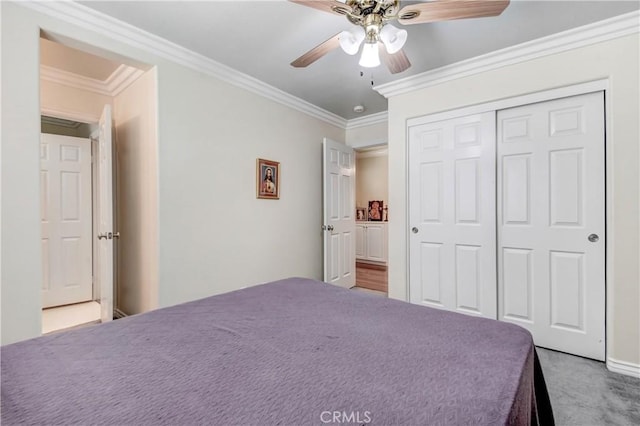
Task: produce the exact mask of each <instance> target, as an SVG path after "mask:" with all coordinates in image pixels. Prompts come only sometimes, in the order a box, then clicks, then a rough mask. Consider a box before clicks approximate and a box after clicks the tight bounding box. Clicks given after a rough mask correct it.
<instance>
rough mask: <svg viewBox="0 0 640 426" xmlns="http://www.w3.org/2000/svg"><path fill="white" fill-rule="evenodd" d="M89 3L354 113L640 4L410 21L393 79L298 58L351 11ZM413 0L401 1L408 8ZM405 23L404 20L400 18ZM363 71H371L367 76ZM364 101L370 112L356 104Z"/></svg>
mask: <svg viewBox="0 0 640 426" xmlns="http://www.w3.org/2000/svg"><path fill="white" fill-rule="evenodd" d="M81 3H82V4H84V5H85V6H88V7H90V8H93V9H95V10H98V11H100V12H103V13H105V14H107V15H110V16H112V17H115V18H117V19H120V20H122V21H124V22H127V23H129V24H132V25H135V26H136V27H139V28H142V29H144V30H146V31H148V32H150V33H153V34H156V35H158V36H160V37H163V38H165V39H167V40H169V41H172V42H174V43H176V44H179V45H181V46H183V47H186V48H188V49H190V50H192V51H195V52H198V53H200V54H202V55H205V56H207V57H209V58H211V59H213V60H216V61H218V62H220V63H223V64H225V65H228V66H230V67H232V68H234V69H236V70H238V71H240V72H242V73H244V74H247V75H250V76H252V77H255V78H258V79H259V80H262V81H263V82H265V83H268V84H270V85H272V86H275V87H277V88H279V89H281V90H284V91H285V92H288V93H290V94H292V95H294V96H297V97H299V98H301V99H304V100H306V101H308V102H310V103H312V104H314V105H317V106H319V107H321V108H324V109H325V110H327V111H330V112H333V113H335V114H337V115H339V116H341V117H343V118H345V119H353V118H357V117H359V116H363V115H369V114H374V113H377V112H381V111H385V110H386V109H387V101H386V99H385V98H384V97H383V96H381V95H380V94H378V93H377V92H376V91H374V90H373V89H372V81H373V84H375V85H379V84H383V83H387V82H390V81H394V80H397V79H401V78H405V77H408V76H411V75H415V74H418V73H421V72H424V71H428V70H431V69H434V68H438V67H442V66H444V65H448V64H451V63H454V62H458V61H461V60H464V59H467V58H471V57H475V56H478V55H482V54H485V53H488V52H491V51H494V50H498V49H501V48H505V47H509V46H513V45H516V44H519V43H523V42H526V41H529V40H533V39H536V38H540V37H543V36H546V35H550V34H554V33H557V32H561V31H564V30H567V29H571V28H574V27H578V26H582V25H586V24H589V23H592V22H596V21H600V20H603V19H606V18H610V17H613V16H616V15H620V14H623V13H627V12H630V11H633V10H637V9H638V8H639V6H640V3H639V2H638V1H613V0H605V1H559V0H553V1H542V0H535V1H533V0H531V1H526V0H515V1H513V0H512V2H511V4H510V5H509V7H507V9H506V10H505V11H504V13H503V14H502V15H500V16H499V17H492V18H476V19H467V20H458V21H450V22H438V23H432V24H418V25H408V26H406V27H404V28H406V29H407V31H408V33H409V37H408V41H407V44H406V45H405V52H406V54H407V56H408V58H409V60H410V61H411V63H412V66H411V68H409V69H408V70H407V71H404V72H402V73H399V74H396V75H391V74H390V73H389V71H388V70H387V69H386V68H384V66H380V67H378V68H375V69H366V68H361V67H359V66H358V59H359V58H358V55H356V56H349V55H347V54H346V53H344V52H342V50H340V49H337V50H334V51H333V52H331V53H329V54H328V55H326V56H325V57H323V58H321V59H320V60H318V61H317V62H315V63H314V64H312V65H310V66H309V67H307V68H302V69H300V68H293V67H291V66H290V65H289V64H290V62H291V61H293V60H294V59H296V58H297V57H298V56H300V55H302V54H303V53H305V52H306V51H307V50H309V49H311V48H312V47H314V46H316V45H317V44H319V43H321V42H323V41H324V40H326V39H328V38H330V37H332V36H333V35H335V34H336V33H338V32H340V31H342V30H345V29H349V28H350V27H351V26H352V24H351V23H349V21H347V19H346V18H345V17H342V16H337V15H333V14H329V13H326V12H322V11H319V10H316V9H312V8H309V7H304V6H301V5H298V4H294V3H291V2H287V1H284V0H277V1H276V0H273V1H238V0H236V1H83V2H81ZM408 3H410V2H401V6H402V5H405V4H408ZM397 26H400V25H399V24H398V25H397ZM361 72H362V73H363V74H362V75H361ZM358 104H362V105H364V106H365V107H366V110H365V111H364V113H362V114H356V113H354V112H353V106H355V105H358Z"/></svg>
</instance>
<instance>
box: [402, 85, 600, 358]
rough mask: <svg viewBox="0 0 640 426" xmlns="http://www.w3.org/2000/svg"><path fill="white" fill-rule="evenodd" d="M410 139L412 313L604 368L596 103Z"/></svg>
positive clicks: (587, 100) (436, 127) (468, 119)
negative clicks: (511, 333)
mask: <svg viewBox="0 0 640 426" xmlns="http://www.w3.org/2000/svg"><path fill="white" fill-rule="evenodd" d="M407 130H408V132H407V133H408V143H409V146H408V149H409V155H408V161H409V206H408V207H409V227H410V229H409V235H410V237H409V265H410V266H409V291H410V301H411V302H412V303H417V304H423V305H427V306H431V307H436V308H439V309H446V310H451V311H458V312H462V313H465V314H469V315H476V316H483V317H487V318H492V319H498V320H500V321H506V322H512V323H515V324H518V325H520V326H522V327H524V328H526V329H527V330H529V331H530V332H531V333H532V334H533V337H534V341H535V343H536V344H537V345H540V346H543V347H548V348H551V349H557V350H561V351H564V352H569V353H573V354H576V355H582V356H586V357H589V358H594V359H598V360H604V348H605V340H604V337H605V336H604V330H605V193H604V189H605V174H604V171H605V170H604V165H605V162H604V152H605V129H604V92H594V93H588V94H584V95H577V96H570V97H566V98H561V99H554V100H549V101H544V102H538V103H533V104H528V105H522V106H515V107H511V108H507V109H502V110H495V109H494V110H488V111H483V112H480V113H476V114H472V115H461V116H455V113H452V114H450V116H449V117H448V118H446V119H444V120H430V118H429V117H423V118H421V119H414V120H411V121H410V122H409V123H408V129H407Z"/></svg>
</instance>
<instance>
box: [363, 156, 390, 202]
mask: <svg viewBox="0 0 640 426" xmlns="http://www.w3.org/2000/svg"><path fill="white" fill-rule="evenodd" d="M388 172H389V168H388V157H387V154H386V152H385V153H384V154H379V153H375V154H373V153H371V152H365V153H357V154H356V206H358V207H369V201H372V200H382V201H384V206H385V207H386V206H387V205H388V203H389V173H388Z"/></svg>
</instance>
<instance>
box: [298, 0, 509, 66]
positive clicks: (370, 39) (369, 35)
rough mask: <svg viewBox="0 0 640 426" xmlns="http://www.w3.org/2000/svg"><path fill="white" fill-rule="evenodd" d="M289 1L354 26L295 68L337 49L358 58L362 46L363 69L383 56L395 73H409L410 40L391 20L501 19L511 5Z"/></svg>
mask: <svg viewBox="0 0 640 426" xmlns="http://www.w3.org/2000/svg"><path fill="white" fill-rule="evenodd" d="M289 1H291V2H293V3H297V4H300V5H303V6H308V7H312V8H314V9H319V10H322V11H325V12H329V13H332V14H335V15H344V16H346V17H347V19H348V20H349V21H350V22H351V23H352V24H354V25H355V27H354V28H353V29H352V30H351V31H342V32H340V33H338V34H336V35H335V36H333V37H331V38H330V39H328V40H326V41H324V42H322V43H320V44H319V45H318V46H316V47H314V48H313V49H311V50H310V51H308V52H307V53H305V54H304V55H302V56H300V57H299V58H298V59H296V60H295V61H293V62H292V63H291V65H292V66H294V67H296V68H304V67H306V66H309V65H310V64H312V63H314V62H315V61H317V60H318V59H320V58H321V57H323V56H324V55H326V54H327V53H329V52H330V51H332V50H333V49H336V48H337V47H341V48H342V50H344V51H345V53H347V54H349V55H355V54H356V53H358V51H359V50H360V45H361V44H364V46H363V48H362V56H361V57H360V62H359V64H360V66H362V67H367V68H373V67H377V66H378V65H380V57H382V60H383V61H384V62H385V64H386V65H387V67H388V68H389V71H391V73H392V74H397V73H399V72H402V71H404V70H406V69H407V68H409V67H410V66H411V63H410V62H409V59H408V58H407V55H405V53H404V51H403V50H402V47H403V46H404V43H405V42H406V41H407V31H406V30H401V29H398V28H396V27H394V26H393V25H391V24H389V21H393V20H397V21H398V22H399V23H400V24H402V25H412V24H423V23H427V22H437V21H449V20H453V19H465V18H479V17H485V16H498V15H500V14H501V13H502V11H503V10H504V9H505V8H506V7H507V6H508V5H509V0H432V1H427V2H423V3H416V4H410V5H408V6H405V7H403V8H402V9H400V1H398V0H344V1H343V2H340V1H336V0H289ZM363 42H364V43H363Z"/></svg>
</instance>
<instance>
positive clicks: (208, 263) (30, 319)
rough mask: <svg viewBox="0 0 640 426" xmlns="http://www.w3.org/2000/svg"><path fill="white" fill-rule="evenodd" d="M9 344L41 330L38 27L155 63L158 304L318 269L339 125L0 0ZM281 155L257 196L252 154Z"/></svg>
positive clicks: (316, 273)
mask: <svg viewBox="0 0 640 426" xmlns="http://www.w3.org/2000/svg"><path fill="white" fill-rule="evenodd" d="M0 7H1V8H2V11H1V15H2V16H1V19H2V22H1V28H0V31H1V36H2V52H1V59H2V77H1V78H2V90H3V92H2V112H3V114H2V122H1V127H2V131H1V132H2V133H1V134H2V171H1V173H2V178H1V182H2V262H3V268H2V283H1V286H2V287H1V289H0V291H1V293H2V296H1V302H2V306H1V308H2V312H1V322H2V343H3V344H6V343H10V342H14V341H18V340H23V339H27V338H30V337H34V336H37V335H39V333H40V318H41V311H40V300H39V297H40V296H39V295H40V287H41V280H42V271H41V267H40V257H41V256H40V232H39V226H38V224H39V204H38V203H39V179H38V177H39V176H38V175H39V173H38V170H39V160H38V138H39V129H40V118H39V116H40V108H39V101H38V98H39V96H38V45H39V35H40V29H41V28H42V29H44V30H45V31H48V32H52V33H56V34H60V35H62V36H66V37H69V38H72V39H76V40H82V41H83V42H84V43H87V44H91V45H94V46H97V47H98V48H101V49H105V50H107V51H111V52H115V53H117V54H119V55H123V56H125V57H128V58H132V59H134V60H136V61H140V62H143V63H147V64H151V65H156V66H157V79H158V179H159V194H158V205H159V212H160V216H159V222H158V223H159V224H158V237H159V240H158V245H159V247H160V253H159V265H160V266H159V286H158V287H159V288H158V291H159V293H158V301H159V306H161V307H162V306H167V305H171V304H175V303H178V302H182V301H187V300H191V299H195V298H199V297H203V296H208V295H212V294H216V293H221V292H225V291H229V290H233V289H237V288H240V287H243V286H246V285H253V284H256V283H258V282H264V281H269V280H274V279H277V278H282V277H286V276H292V275H299V276H306V277H314V278H321V277H322V234H321V232H320V226H321V210H322V209H321V203H322V191H321V189H322V184H321V152H322V150H321V142H322V138H323V137H324V136H327V137H329V138H331V139H334V140H344V139H345V132H344V130H342V129H340V128H337V127H335V126H332V125H329V124H327V123H325V122H323V121H320V120H318V119H315V118H312V117H310V116H308V115H306V114H303V113H301V112H298V111H295V110H293V109H291V108H288V107H285V106H283V105H281V104H278V103H275V102H273V101H270V100H268V99H266V98H262V97H260V96H257V95H255V94H253V93H250V92H248V91H245V90H243V89H240V88H238V87H235V86H231V85H229V84H227V83H225V82H222V81H221V80H218V79H216V78H213V77H210V76H207V75H205V74H202V73H199V72H196V71H193V70H191V69H188V68H185V67H184V66H181V65H178V64H176V63H174V62H171V61H168V60H166V59H163V58H160V57H157V56H155V55H153V54H151V53H148V52H142V51H139V50H137V49H135V48H134V47H131V46H130V45H128V44H126V43H125V42H120V41H114V40H112V39H110V38H107V37H106V36H102V35H100V34H97V33H94V32H92V31H90V30H85V29H81V28H79V27H76V26H74V25H71V24H68V23H66V22H62V21H59V20H57V19H54V18H51V17H49V16H45V15H41V14H39V13H36V12H34V11H32V10H30V9H27V8H25V7H23V6H21V5H20V4H16V3H9V2H0ZM258 157H261V158H267V159H270V160H275V161H280V162H281V164H282V188H281V199H280V200H279V201H274V200H258V199H256V198H255V161H256V158H258Z"/></svg>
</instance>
